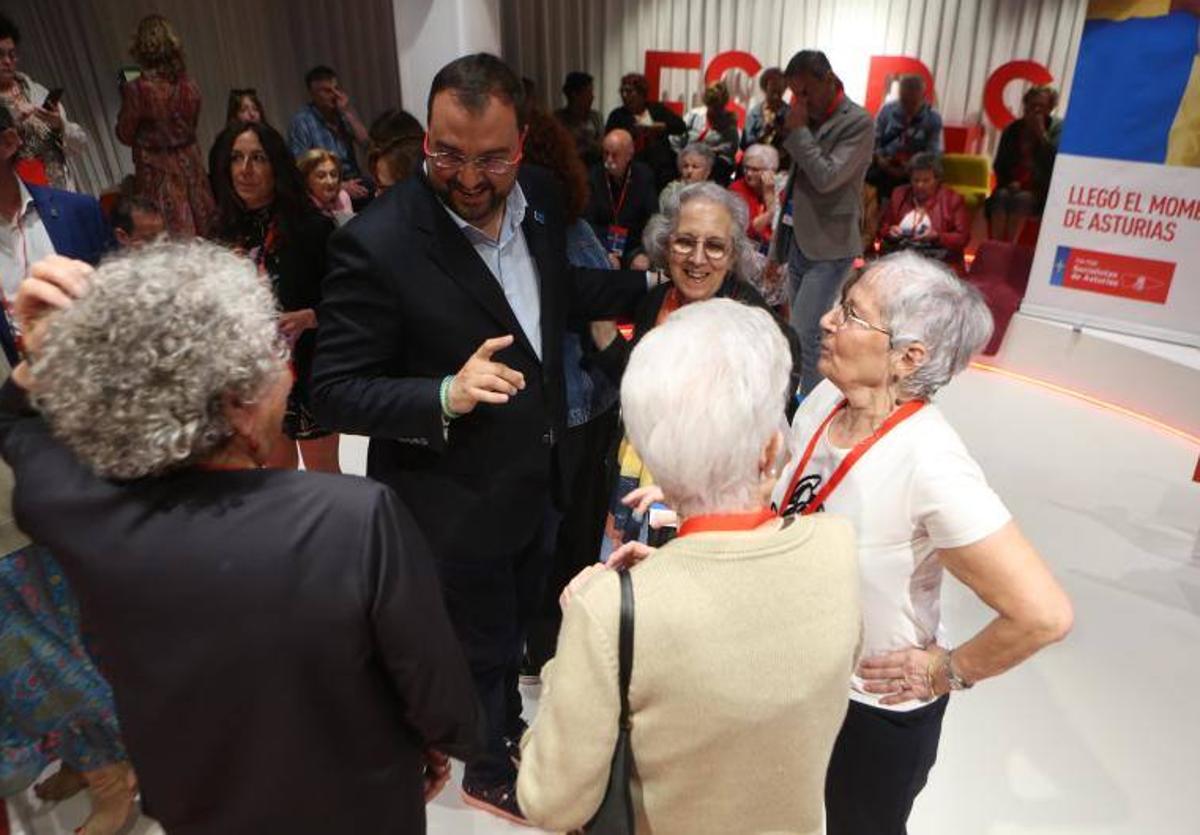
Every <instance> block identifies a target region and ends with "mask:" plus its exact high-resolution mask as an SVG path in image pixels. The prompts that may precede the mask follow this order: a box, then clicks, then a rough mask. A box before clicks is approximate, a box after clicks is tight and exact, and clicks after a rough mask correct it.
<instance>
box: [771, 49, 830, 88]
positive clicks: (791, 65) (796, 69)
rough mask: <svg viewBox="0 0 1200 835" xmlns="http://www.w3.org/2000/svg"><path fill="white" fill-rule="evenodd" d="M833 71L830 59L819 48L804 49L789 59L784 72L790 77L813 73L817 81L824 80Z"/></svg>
mask: <svg viewBox="0 0 1200 835" xmlns="http://www.w3.org/2000/svg"><path fill="white" fill-rule="evenodd" d="M832 72H833V67H831V66H830V65H829V59H828V58H826V57H825V53H824V52H822V51H821V50H819V49H802V50H800V51H799V52H797V53H796V54H795V55H793V56H792V60H790V61H788V65H787V69H786V70H784V71H783V74H784V75H786V76H787V77H788V78H792V77H793V76H797V75H811V76H812V77H813V78H815V79H816V80H817V81H824V80H825V79H826V78H828V77H829V75H830V73H832Z"/></svg>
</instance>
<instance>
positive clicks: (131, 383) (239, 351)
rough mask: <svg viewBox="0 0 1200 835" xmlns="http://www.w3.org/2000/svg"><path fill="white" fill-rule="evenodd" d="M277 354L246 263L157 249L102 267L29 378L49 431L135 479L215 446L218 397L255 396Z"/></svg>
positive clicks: (172, 247) (54, 329) (207, 246)
mask: <svg viewBox="0 0 1200 835" xmlns="http://www.w3.org/2000/svg"><path fill="white" fill-rule="evenodd" d="M286 356H287V352H286V347H285V346H284V344H283V343H282V341H281V340H280V338H279V335H278V329H277V324H276V308H275V300H274V297H273V296H272V294H271V291H270V289H269V288H268V287H267V286H266V284H265V283H264V282H263V281H262V280H260V278H259V276H258V275H257V271H256V270H255V268H254V265H253V264H252V263H251V262H250V261H249V260H247V259H246V258H242V257H240V256H238V255H235V254H234V253H232V252H230V251H229V250H226V249H223V248H222V247H219V246H217V245H215V244H211V243H206V242H203V241H193V242H189V243H171V242H166V243H158V244H153V245H150V246H147V247H145V248H143V249H141V250H136V251H132V252H130V253H129V254H125V255H120V256H117V257H114V258H112V259H110V260H106V261H105V262H104V263H103V264H102V265H101V266H100V268H99V269H98V270H97V271H96V272H95V273H94V274H93V276H92V280H91V286H90V288H89V290H88V292H87V293H86V294H85V295H84V296H83V297H82V298H80V299H78V300H76V302H75V303H74V304H73V305H71V307H69V308H67V309H65V310H63V311H62V312H61V313H58V314H56V315H55V316H54V318H53V319H52V320H51V321H50V322H49V323H48V324H47V328H46V335H45V338H44V341H43V344H42V348H41V351H40V352H39V353H38V356H37V357H36V359H35V361H34V363H33V367H32V371H33V374H34V376H35V377H36V379H37V381H38V386H37V389H38V391H37V395H36V402H37V405H38V407H39V408H40V409H41V411H42V413H43V414H44V415H45V416H46V419H47V420H48V421H49V423H50V426H51V428H52V430H53V431H54V434H55V435H56V436H58V437H59V438H60V439H61V440H62V441H63V442H64V443H66V444H67V446H69V447H70V448H71V449H72V450H74V452H75V454H76V455H78V456H79V457H80V459H82V460H83V461H85V462H86V463H87V464H88V465H90V466H91V468H92V469H93V470H95V472H96V473H98V474H99V475H101V476H104V477H106V478H115V479H133V478H141V477H143V476H149V475H158V474H161V473H164V472H167V471H169V470H172V469H178V468H181V467H187V466H189V465H192V464H195V463H196V462H197V461H199V460H202V459H203V458H205V457H207V456H208V455H210V454H212V453H213V452H215V451H216V450H218V449H220V447H221V446H223V445H224V444H225V443H226V442H227V441H228V440H229V438H230V437H232V435H233V429H232V427H231V426H230V424H229V422H228V420H227V419H226V417H225V413H224V401H225V399H226V398H228V397H234V398H237V399H238V400H241V401H243V402H250V401H253V399H254V398H255V397H257V396H259V395H261V394H262V392H263V390H264V389H265V388H267V386H269V385H270V384H271V383H272V382H274V381H275V379H276V375H278V374H279V373H281V372H282V370H283V367H284V366H283V362H284V360H285V358H286Z"/></svg>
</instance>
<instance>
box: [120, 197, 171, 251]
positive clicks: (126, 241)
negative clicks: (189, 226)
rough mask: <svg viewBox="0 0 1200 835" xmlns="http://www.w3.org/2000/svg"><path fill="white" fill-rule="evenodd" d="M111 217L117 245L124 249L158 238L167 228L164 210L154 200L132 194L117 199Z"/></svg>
mask: <svg viewBox="0 0 1200 835" xmlns="http://www.w3.org/2000/svg"><path fill="white" fill-rule="evenodd" d="M109 219H110V221H111V222H112V228H113V235H114V236H115V237H116V239H117V245H118V246H120V247H121V248H122V249H125V248H127V247H138V246H142V245H144V244H148V243H150V242H151V241H154V240H157V238H158V236H159V235H161V234H162V233H163V232H165V231H166V228H167V224H166V221H165V220H163V216H162V212H161V211H159V208H158V206H157V205H156V204H155V203H154V202H153V201H151V200H147V199H146V198H144V197H136V196H134V195H132V194H122V195H121V196H120V197H119V198H118V199H117V205H116V206H114V207H113V210H112V216H111V217H110V218H109Z"/></svg>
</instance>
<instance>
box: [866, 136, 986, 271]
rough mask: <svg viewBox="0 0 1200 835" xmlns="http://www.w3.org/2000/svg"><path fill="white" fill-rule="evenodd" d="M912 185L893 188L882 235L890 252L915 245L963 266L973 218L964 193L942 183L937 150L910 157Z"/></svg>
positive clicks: (915, 247)
mask: <svg viewBox="0 0 1200 835" xmlns="http://www.w3.org/2000/svg"><path fill="white" fill-rule="evenodd" d="M908 176H909V185H906V186H900V188H898V189H896V190H895V191H893V192H892V196H891V198H890V199H889V200H888V203H887V208H886V209H884V212H883V220H882V221H881V222H880V224H879V237H880V238H881V239H882V241H883V249H882V251H883V252H884V253H885V254H886V253H889V252H897V251H899V250H901V249H912V250H915V251H916V252H919V253H920V254H922V255H925V256H928V257H930V258H937V259H938V260H941V261H945V262H946V263H947V264H949V265H951V266H953V267H956V268H960V269H961V267H962V259H963V248H964V247H966V245H967V241H968V240H969V239H970V237H971V218H970V215H969V214H968V213H967V205H966V203H965V202H963V198H962V195H961V194H959V193H958V192H956V191H955V190H954V189H952V188H946V187H945V186H943V185H942V162H941V160H940V159H939V158H938V157H937V156H935V155H934V154H929V153H924V154H917V155H916V156H914V157H913V158H912V159H910V160H909V161H908Z"/></svg>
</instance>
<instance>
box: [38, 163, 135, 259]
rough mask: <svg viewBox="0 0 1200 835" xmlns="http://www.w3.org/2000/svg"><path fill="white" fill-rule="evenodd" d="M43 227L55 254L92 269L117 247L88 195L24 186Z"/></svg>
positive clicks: (98, 205) (95, 201)
mask: <svg viewBox="0 0 1200 835" xmlns="http://www.w3.org/2000/svg"><path fill="white" fill-rule="evenodd" d="M25 188H27V189H29V195H30V196H31V197H32V198H33V203H34V205H35V206H37V211H38V217H40V218H41V219H42V223H44V224H45V226H46V232H47V233H48V234H49V235H50V242H51V243H52V244H54V251H55V252H57V253H58V254H59V255H63V256H66V257H67V258H76V259H78V260H80V261H87V262H88V263H89V264H92V265H95V264H97V263H99V261H100V257H101V256H102V255H104V254H105V253H106V252H108V251H109V250H110V249H113V248H114V247H115V246H116V241H115V240H113V234H112V229H111V228H110V227H109V225H108V222H107V221H106V220H105V219H104V214H103V212H101V211H100V203H99V202H97V200H96V198H95V197H92V196H91V195H88V194H76V193H75V192H73V191H60V190H59V189H56V188H48V187H46V186H35V185H30V184H29V183H26V184H25Z"/></svg>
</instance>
